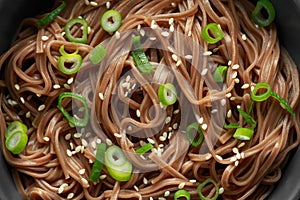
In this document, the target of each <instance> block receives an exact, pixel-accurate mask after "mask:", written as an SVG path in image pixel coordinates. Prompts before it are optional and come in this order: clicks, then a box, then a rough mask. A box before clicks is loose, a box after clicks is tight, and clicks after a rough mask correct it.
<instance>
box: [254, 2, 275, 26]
mask: <svg viewBox="0 0 300 200" xmlns="http://www.w3.org/2000/svg"><path fill="white" fill-rule="evenodd" d="M263 10H265V11H266V12H267V15H268V16H267V17H266V18H265V17H264V16H263V13H262V11H263ZM251 17H252V20H253V22H254V23H255V24H257V25H259V26H262V27H266V26H269V25H270V24H271V23H272V22H273V21H274V19H275V8H274V6H273V4H272V3H271V2H270V1H269V0H259V1H257V3H256V6H255V8H254V10H253V11H252V14H251Z"/></svg>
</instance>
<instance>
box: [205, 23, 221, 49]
mask: <svg viewBox="0 0 300 200" xmlns="http://www.w3.org/2000/svg"><path fill="white" fill-rule="evenodd" d="M201 35H202V38H203V40H204V41H206V42H207V43H209V44H215V43H217V42H219V41H220V40H221V39H222V38H223V37H224V33H223V31H222V28H221V26H220V24H216V23H210V24H207V25H206V26H205V27H204V28H203V30H202V32H201Z"/></svg>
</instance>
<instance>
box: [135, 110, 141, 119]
mask: <svg viewBox="0 0 300 200" xmlns="http://www.w3.org/2000/svg"><path fill="white" fill-rule="evenodd" d="M136 116H137V117H140V116H141V111H140V110H139V109H137V110H136Z"/></svg>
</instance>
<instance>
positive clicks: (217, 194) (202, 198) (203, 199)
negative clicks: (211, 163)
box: [197, 178, 219, 200]
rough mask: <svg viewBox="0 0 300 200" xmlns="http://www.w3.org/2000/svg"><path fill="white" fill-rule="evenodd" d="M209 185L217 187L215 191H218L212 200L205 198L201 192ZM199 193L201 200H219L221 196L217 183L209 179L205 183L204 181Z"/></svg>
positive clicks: (199, 187) (200, 185)
mask: <svg viewBox="0 0 300 200" xmlns="http://www.w3.org/2000/svg"><path fill="white" fill-rule="evenodd" d="M209 183H212V184H213V185H214V186H215V189H216V193H215V196H213V197H212V198H207V197H205V196H204V195H203V194H202V192H201V190H202V188H203V187H205V186H206V185H207V184H209ZM197 193H198V195H199V197H200V199H201V200H217V198H218V196H219V186H218V185H217V183H216V182H215V181H214V180H213V179H211V178H207V179H206V180H205V181H203V182H202V183H201V184H199V185H198V187H197Z"/></svg>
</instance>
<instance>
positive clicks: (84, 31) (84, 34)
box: [65, 18, 88, 44]
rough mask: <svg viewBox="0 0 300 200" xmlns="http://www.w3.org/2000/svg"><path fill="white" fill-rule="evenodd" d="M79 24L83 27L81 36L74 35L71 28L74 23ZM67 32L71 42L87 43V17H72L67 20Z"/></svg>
mask: <svg viewBox="0 0 300 200" xmlns="http://www.w3.org/2000/svg"><path fill="white" fill-rule="evenodd" d="M76 24H79V25H80V26H81V27H82V36H81V37H74V36H73V35H72V33H71V29H72V27H73V26H74V25H76ZM65 33H66V37H67V38H68V40H69V41H70V42H75V43H83V44H85V43H87V38H88V37H87V35H88V23H87V21H86V20H85V19H83V18H75V19H71V20H69V21H68V22H67V24H66V25H65Z"/></svg>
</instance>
